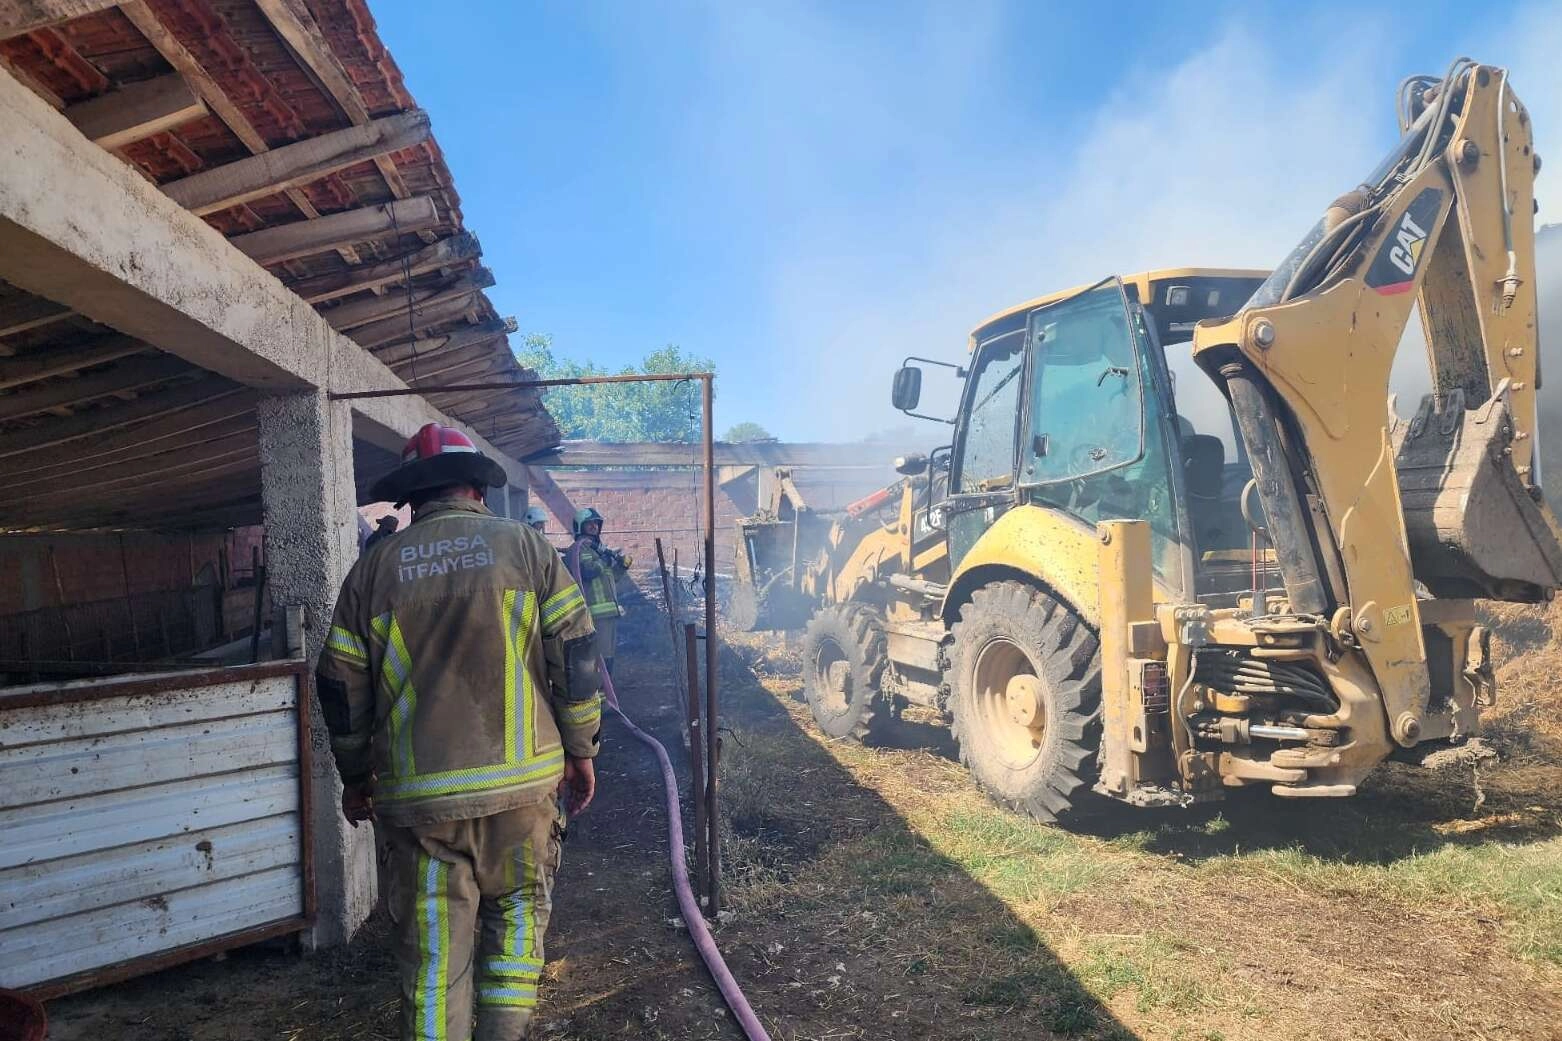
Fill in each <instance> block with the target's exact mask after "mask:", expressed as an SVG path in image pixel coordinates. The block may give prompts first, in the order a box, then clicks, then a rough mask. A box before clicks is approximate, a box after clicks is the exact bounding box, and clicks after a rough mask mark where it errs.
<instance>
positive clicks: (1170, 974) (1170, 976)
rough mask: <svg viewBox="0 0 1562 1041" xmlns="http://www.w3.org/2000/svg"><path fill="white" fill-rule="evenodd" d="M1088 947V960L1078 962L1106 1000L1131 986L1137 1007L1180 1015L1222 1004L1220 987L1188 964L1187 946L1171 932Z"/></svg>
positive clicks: (1104, 941) (1081, 971) (1096, 942)
mask: <svg viewBox="0 0 1562 1041" xmlns="http://www.w3.org/2000/svg"><path fill="white" fill-rule="evenodd" d="M1085 951H1086V953H1085V959H1084V961H1083V962H1081V963H1080V964H1079V965H1078V966H1077V969H1078V971H1079V978H1080V979H1081V980H1082V981H1083V982H1084V983H1085V984H1086V985H1087V986H1088V987H1090V989H1091V990H1093V991H1095V992H1096V993H1097V994H1099V995H1100V996H1101V997H1102V999H1104V1000H1110V999H1111V998H1114V997H1116V996H1117V995H1118V994H1119V993H1120V992H1122V991H1124V990H1132V991H1133V992H1134V994H1135V999H1134V1007H1135V1008H1136V1009H1137V1010H1138V1011H1140V1012H1153V1011H1156V1010H1163V1011H1167V1012H1175V1013H1179V1014H1187V1013H1190V1012H1198V1011H1205V1010H1209V1009H1213V1008H1216V1007H1217V1006H1219V1005H1221V1004H1223V1000H1222V997H1221V995H1220V993H1219V991H1218V990H1217V989H1216V988H1215V987H1214V986H1212V985H1211V984H1209V983H1207V982H1206V981H1204V980H1202V979H1200V978H1199V977H1198V976H1197V975H1195V973H1194V971H1193V969H1192V967H1190V966H1186V965H1184V964H1183V959H1184V958H1185V957H1186V955H1187V954H1188V951H1187V948H1186V947H1185V946H1184V945H1182V944H1179V943H1178V942H1176V941H1175V940H1173V939H1171V938H1170V937H1166V936H1160V935H1154V934H1151V935H1146V936H1141V937H1132V938H1128V937H1123V938H1116V937H1114V938H1112V939H1101V940H1093V941H1090V942H1089V943H1087V945H1086V948H1085Z"/></svg>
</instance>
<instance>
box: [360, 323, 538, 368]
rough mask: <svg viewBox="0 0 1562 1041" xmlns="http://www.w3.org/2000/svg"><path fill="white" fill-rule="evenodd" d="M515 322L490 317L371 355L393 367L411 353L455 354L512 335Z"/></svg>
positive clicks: (387, 346)
mask: <svg viewBox="0 0 1562 1041" xmlns="http://www.w3.org/2000/svg"><path fill="white" fill-rule="evenodd" d="M515 330H516V322H515V319H514V318H491V319H489V320H488V321H486V322H479V323H477V324H476V325H471V326H468V327H467V328H465V329H457V330H456V331H455V332H453V333H450V334H448V335H446V334H443V333H442V334H440V335H437V336H430V337H426V338H424V339H412V340H402V341H401V342H399V343H392V344H386V345H385V346H383V347H380V348H378V349H377V350H376V351H375V352H374V356H375V357H376V358H378V359H380V361H382V362H384V363H385V364H387V365H390V366H392V367H394V366H396V365H399V364H401V363H402V362H405V361H407V360H408V359H410V358H411V357H412V356H413V353H414V351H415V352H416V354H417V356H418V357H419V358H422V357H423V356H425V355H428V354H434V353H437V352H439V351H458V350H461V349H462V348H463V347H470V346H472V345H474V344H479V343H491V342H493V341H494V340H497V339H499V338H500V337H502V336H506V335H508V334H510V333H513V332H515Z"/></svg>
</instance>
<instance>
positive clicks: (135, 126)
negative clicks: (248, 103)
mask: <svg viewBox="0 0 1562 1041" xmlns="http://www.w3.org/2000/svg"><path fill="white" fill-rule="evenodd" d="M205 114H206V102H204V101H202V100H201V99H200V98H198V97H196V95H195V91H193V90H191V89H190V85H189V84H188V83H187V82H185V79H184V77H183V76H181V75H179V74H178V73H177V72H172V73H169V74H168V75H166V76H159V77H157V78H156V79H150V80H142V81H141V82H140V83H131V84H127V85H126V86H124V87H121V88H120V89H119V90H116V91H115V92H113V93H112V94H104V95H102V96H101V97H96V98H93V99H92V100H91V101H83V102H82V103H81V104H79V105H71V106H70V107H68V108H67V109H66V110H65V118H66V119H68V120H70V121H71V122H72V123H73V124H75V126H76V129H77V130H80V131H81V132H82V133H83V134H85V135H86V136H87V137H88V139H90V140H91V141H92V142H93V143H94V144H97V145H101V146H102V147H104V148H108V149H114V148H120V147H122V146H124V145H128V144H130V143H131V142H134V141H140V140H143V139H145V138H148V137H151V136H152V135H153V134H160V133H162V132H163V131H165V130H172V129H173V128H174V127H177V126H182V125H183V124H185V123H188V122H190V121H191V120H192V119H199V118H200V117H202V116H204V115H205Z"/></svg>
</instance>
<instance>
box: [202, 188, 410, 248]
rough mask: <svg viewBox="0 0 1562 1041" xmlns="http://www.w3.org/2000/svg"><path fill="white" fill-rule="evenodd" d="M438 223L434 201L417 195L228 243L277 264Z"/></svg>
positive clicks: (236, 236) (245, 236)
mask: <svg viewBox="0 0 1562 1041" xmlns="http://www.w3.org/2000/svg"><path fill="white" fill-rule="evenodd" d="M438 223H439V211H438V210H437V209H436V208H435V206H434V200H433V198H432V197H430V196H427V195H420V196H418V197H416V198H412V199H398V200H396V201H394V202H391V203H387V204H385V205H383V206H364V207H361V208H359V209H356V210H345V211H343V212H342V213H333V214H331V215H330V216H327V217H318V218H316V219H314V220H304V221H298V222H296V223H293V224H284V225H282V226H281V227H277V228H264V229H262V230H260V231H252V232H250V233H249V234H247V235H235V236H234V237H233V238H231V239H229V240H228V241H229V242H230V243H232V244H233V246H234V247H235V248H236V249H238V250H239V252H241V253H243V254H245V255H246V256H248V257H249V258H250V259H251V260H253V261H255V262H256V263H257V264H279V263H281V262H282V261H284V260H294V259H296V258H298V257H307V256H310V255H312V254H315V253H324V252H325V251H327V250H331V249H335V248H337V247H338V246H344V245H351V244H353V243H357V242H367V241H369V240H370V239H376V238H379V237H381V236H384V235H392V234H397V233H404V232H410V231H422V230H424V229H425V228H432V227H434V226H435V225H436V224H438Z"/></svg>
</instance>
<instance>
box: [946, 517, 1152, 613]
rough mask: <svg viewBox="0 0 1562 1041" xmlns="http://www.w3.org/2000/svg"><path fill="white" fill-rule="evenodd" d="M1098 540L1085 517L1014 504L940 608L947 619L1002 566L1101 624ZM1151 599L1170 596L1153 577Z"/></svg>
mask: <svg viewBox="0 0 1562 1041" xmlns="http://www.w3.org/2000/svg"><path fill="white" fill-rule="evenodd" d="M1099 550H1100V541H1099V539H1098V537H1097V535H1096V533H1095V530H1094V529H1093V528H1091V527H1090V525H1088V524H1086V523H1085V522H1084V521H1081V520H1078V519H1076V518H1074V517H1070V516H1069V515H1068V514H1066V513H1063V512H1061V511H1059V510H1053V509H1046V508H1043V507H1041V506H1029V505H1026V506H1016V507H1014V508H1013V509H1011V510H1009V511H1008V512H1007V513H1005V514H1004V515H1003V516H1002V517H999V518H998V521H997V523H995V524H994V525H993V526H992V527H991V528H988V529H987V530H986V531H985V532H983V533H982V537H981V538H979V539H977V540H976V545H974V546H972V547H971V550H970V552H968V553H967V554H966V555H965V557H964V558H963V559H962V560H961V561H960V566H959V567H958V568H956V569H955V573H954V575H953V576H952V577H951V580H950V583H949V595H948V597H947V598H946V599H945V601H944V607H943V614H944V617H945V619H946V620H952V619H953V617H954V615H955V613H956V612H957V611H958V610H959V605H960V604H961V603H962V602H963V601H964V599H965V598H966V597H968V596H969V594H970V590H971V589H972V588H974V587H975V586H978V585H981V584H983V583H984V582H987V581H990V579H989V577H988V576H989V575H996V574H998V573H1001V572H1009V573H1011V574H1013V573H1019V574H1021V575H1025V576H1028V577H1030V578H1032V579H1034V580H1035V581H1037V582H1040V583H1041V584H1042V585H1044V586H1046V587H1047V588H1048V589H1050V590H1052V592H1053V593H1054V594H1055V595H1057V596H1058V597H1060V598H1062V599H1063V600H1064V601H1066V602H1067V603H1068V605H1069V606H1070V607H1071V608H1073V610H1074V611H1075V612H1076V613H1077V614H1078V615H1079V616H1080V617H1081V618H1083V619H1084V620H1085V621H1086V622H1088V623H1089V624H1090V626H1091V627H1092V628H1099V627H1100V624H1101V606H1100V593H1099V591H1098V590H1099V586H1100V584H1101V579H1100V566H1101V561H1100V555H1099ZM1153 588H1154V591H1155V599H1156V600H1157V601H1165V600H1170V599H1171V593H1170V591H1169V590H1168V589H1167V588H1166V587H1165V586H1164V585H1162V584H1161V583H1159V582H1156V583H1154V586H1153Z"/></svg>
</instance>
